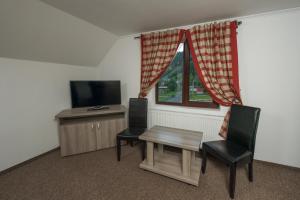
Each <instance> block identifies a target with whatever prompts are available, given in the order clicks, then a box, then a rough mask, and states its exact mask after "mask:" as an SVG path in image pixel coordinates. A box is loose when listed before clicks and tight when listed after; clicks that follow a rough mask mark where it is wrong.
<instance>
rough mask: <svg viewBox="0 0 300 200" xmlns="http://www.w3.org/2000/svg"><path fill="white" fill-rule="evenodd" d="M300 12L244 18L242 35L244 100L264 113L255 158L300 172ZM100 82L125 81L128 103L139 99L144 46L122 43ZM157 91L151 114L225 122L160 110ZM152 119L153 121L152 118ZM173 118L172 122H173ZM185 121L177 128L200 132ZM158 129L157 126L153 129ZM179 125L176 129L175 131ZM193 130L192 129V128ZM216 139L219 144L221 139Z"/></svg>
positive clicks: (214, 113)
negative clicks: (299, 88) (283, 165)
mask: <svg viewBox="0 0 300 200" xmlns="http://www.w3.org/2000/svg"><path fill="white" fill-rule="evenodd" d="M299 19H300V10H299V9H295V10H289V11H282V12H274V13H268V14H265V15H257V16H248V17H243V18H240V20H242V22H243V24H242V26H240V27H239V29H238V43H239V64H240V65H239V69H240V85H241V89H242V91H241V92H242V97H243V100H244V103H245V104H247V105H252V106H257V107H260V108H262V113H261V119H260V124H259V129H258V134H257V140H256V154H255V158H256V159H258V160H264V161H269V162H274V163H280V164H285V165H290V166H296V167H300V156H299V155H298V154H299V152H300V145H299V144H300V134H299V130H300V123H299V121H300V113H299V107H300V94H299V91H298V90H297V89H298V86H299V85H300V79H299V74H300V68H299V66H300V56H299V52H300V38H299V35H300V26H298V24H299ZM98 70H99V72H98V76H99V78H100V79H120V80H121V82H122V92H123V94H122V98H123V103H125V104H127V102H128V98H129V97H136V96H137V95H138V92H139V83H140V43H139V40H135V39H133V36H132V35H131V36H126V37H122V38H120V39H119V40H118V41H117V42H116V43H115V44H114V46H113V47H112V48H111V50H110V51H109V53H108V54H107V55H106V57H105V58H104V59H103V60H102V62H101V63H100V65H99V69H98ZM153 94H154V91H153V90H152V92H151V94H150V95H149V101H150V112H152V111H155V112H156V111H166V113H170V111H171V114H170V117H171V115H172V112H174V113H177V114H178V113H182V115H183V116H184V115H186V114H189V113H192V114H193V115H194V114H198V115H199V116H201V117H202V118H203V117H207V118H211V117H216V118H218V119H219V121H218V122H216V126H217V128H218V127H219V124H220V121H221V120H222V116H224V113H225V112H226V108H221V110H209V109H196V108H179V107H172V106H158V105H155V102H154V95H153ZM150 117H151V116H150ZM167 118H168V117H167ZM186 119H187V121H186V123H185V122H184V121H183V119H182V118H181V121H180V122H178V123H177V124H176V123H174V124H175V125H176V126H177V127H178V126H181V127H182V128H190V129H195V130H197V129H199V130H201V129H200V128H199V126H197V125H192V126H189V125H188V124H190V123H188V117H187V118H186ZM151 125H152V124H151ZM175 125H174V126H175ZM188 126H189V127H188ZM216 138H218V136H217V133H216Z"/></svg>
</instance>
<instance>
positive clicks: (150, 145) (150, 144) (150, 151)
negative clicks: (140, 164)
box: [147, 141, 153, 167]
mask: <svg viewBox="0 0 300 200" xmlns="http://www.w3.org/2000/svg"><path fill="white" fill-rule="evenodd" d="M147 164H148V165H150V166H152V167H153V142H148V141H147Z"/></svg>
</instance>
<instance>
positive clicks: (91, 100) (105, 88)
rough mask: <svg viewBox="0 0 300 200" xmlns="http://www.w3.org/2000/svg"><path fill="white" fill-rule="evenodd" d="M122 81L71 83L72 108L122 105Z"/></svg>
mask: <svg viewBox="0 0 300 200" xmlns="http://www.w3.org/2000/svg"><path fill="white" fill-rule="evenodd" d="M120 85H121V83H120V81H70V87H71V99H72V108H78V107H94V106H105V105H115V104H121V86H120Z"/></svg>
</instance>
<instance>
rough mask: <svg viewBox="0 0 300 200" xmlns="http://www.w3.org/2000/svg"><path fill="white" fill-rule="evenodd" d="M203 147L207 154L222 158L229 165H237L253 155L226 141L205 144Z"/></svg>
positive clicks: (245, 149) (241, 147) (243, 148)
mask: <svg viewBox="0 0 300 200" xmlns="http://www.w3.org/2000/svg"><path fill="white" fill-rule="evenodd" d="M203 146H204V147H203V148H205V149H206V151H207V152H209V153H211V154H215V155H216V156H218V157H222V159H224V160H225V161H226V162H229V163H236V162H238V161H240V160H243V159H245V158H248V157H249V156H251V155H252V153H251V152H250V151H249V150H247V148H245V147H243V146H241V145H238V144H236V143H233V142H230V141H225V140H219V141H211V142H205V143H203Z"/></svg>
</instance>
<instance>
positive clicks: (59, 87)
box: [0, 58, 96, 171]
mask: <svg viewBox="0 0 300 200" xmlns="http://www.w3.org/2000/svg"><path fill="white" fill-rule="evenodd" d="M95 71H96V69H95V68H91V67H79V66H71V65H62V64H52V63H42V62H32V61H24V60H13V59H6V58H0V171H2V170H4V169H6V168H8V167H11V166H13V165H16V164H18V163H20V162H23V161H25V160H27V159H30V158H32V157H35V156H37V155H40V154H42V153H44V152H47V151H49V150H51V149H53V148H55V147H58V131H57V122H56V121H55V120H54V116H55V115H56V114H57V113H58V112H59V111H61V110H62V109H64V108H69V107H70V93H69V92H70V89H69V80H76V79H95V78H96V75H95Z"/></svg>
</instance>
